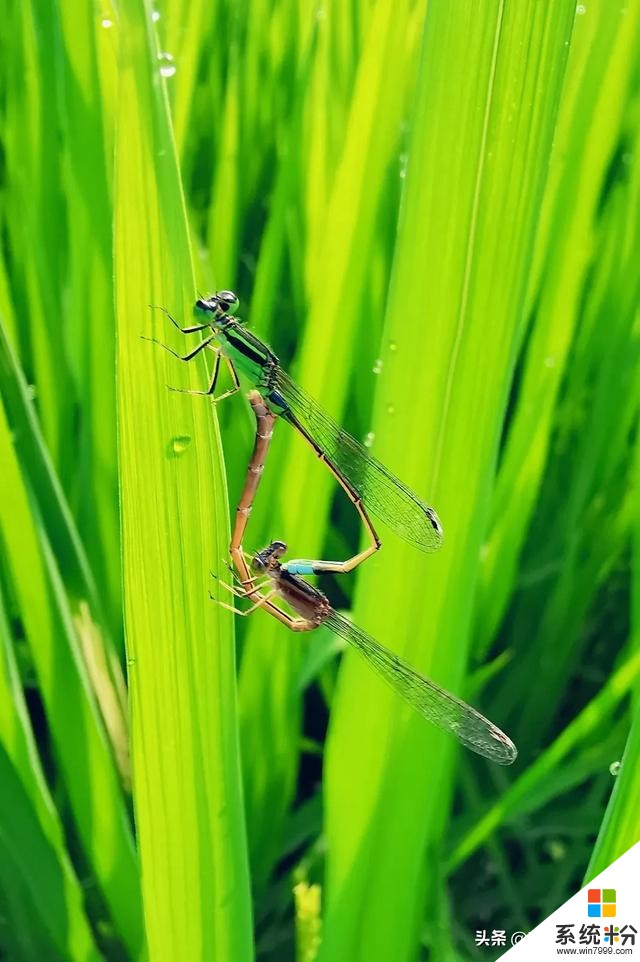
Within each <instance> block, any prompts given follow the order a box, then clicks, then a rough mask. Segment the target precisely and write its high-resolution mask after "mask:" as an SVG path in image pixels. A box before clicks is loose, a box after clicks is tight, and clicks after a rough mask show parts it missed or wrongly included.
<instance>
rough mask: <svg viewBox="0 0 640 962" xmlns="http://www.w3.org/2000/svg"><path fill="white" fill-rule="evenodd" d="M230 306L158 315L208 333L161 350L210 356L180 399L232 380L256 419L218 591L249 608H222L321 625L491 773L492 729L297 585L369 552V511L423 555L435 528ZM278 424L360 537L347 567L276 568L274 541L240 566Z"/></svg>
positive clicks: (501, 758)
mask: <svg viewBox="0 0 640 962" xmlns="http://www.w3.org/2000/svg"><path fill="white" fill-rule="evenodd" d="M237 307H238V298H237V297H236V295H235V294H234V293H233V292H232V291H220V292H219V293H217V294H215V295H213V296H212V297H209V298H199V299H198V300H197V301H196V304H195V308H194V313H195V316H196V319H197V320H198V321H199V323H196V324H194V325H191V326H188V327H181V326H180V325H179V324H178V322H177V321H176V320H175V319H174V318H173V317H172V316H171V315H170V314H169V313H168V312H167V311H165V314H166V315H167V317H169V319H170V320H171V322H172V323H173V324H174V325H175V327H176V328H178V330H179V331H180V332H181V333H182V334H195V333H204V332H205V331H206V332H207V334H206V336H205V337H204V338H203V340H202V341H200V342H199V343H198V345H197V346H196V347H195V348H194V349H193V350H192V351H190V352H188V353H187V354H184V355H180V354H178V353H177V352H175V351H173V350H172V349H171V348H169V347H167V346H166V345H164V344H163V345H162V346H163V347H165V349H166V350H168V351H169V352H170V353H171V354H172V355H173V356H174V357H176V358H178V359H179V360H182V361H191V360H192V359H193V358H194V357H196V356H197V355H198V354H199V353H200V352H201V351H204V350H205V349H206V348H209V349H210V350H212V351H214V353H215V355H216V359H215V362H214V367H213V371H212V375H211V378H210V381H209V385H208V387H207V388H206V389H205V390H202V391H187V392H185V393H189V394H198V395H202V396H206V397H210V398H211V399H212V400H214V401H216V402H217V401H220V400H222V399H223V398H225V397H228V396H229V395H231V394H233V393H235V392H236V391H238V390H239V389H240V387H241V378H242V379H243V380H244V381H245V382H248V384H249V386H250V387H251V388H252V390H251V392H250V394H249V395H248V397H249V401H250V403H251V406H252V408H253V411H254V414H255V417H256V440H255V445H254V451H253V455H252V458H251V461H250V463H249V467H248V472H247V478H246V481H245V486H244V489H243V492H242V495H241V498H240V501H239V505H238V509H237V512H236V522H235V526H234V532H233V536H232V540H231V546H230V552H231V557H232V560H233V563H234V565H235V584H234V585H225V587H226V588H228V589H229V590H230V591H231V592H232V593H233V594H234V595H235V596H236V597H237V598H246V599H248V600H249V601H251V602H252V603H251V605H250V607H249V608H248V609H245V610H244V611H240V610H239V609H237V608H235V607H233V606H227V607H231V610H233V611H236V612H237V613H238V614H242V615H246V614H250V613H251V612H253V611H255V610H257V609H259V608H262V609H264V610H265V611H267V612H268V613H269V614H271V615H272V616H273V617H275V618H277V619H278V620H279V621H281V622H282V623H284V624H286V625H287V627H289V628H290V629H291V630H293V631H310V630H313V629H314V628H317V627H318V626H319V625H320V624H325V625H327V626H328V627H329V628H331V630H332V631H334V632H335V633H336V634H337V635H339V636H340V637H342V638H343V639H344V640H346V641H347V642H348V643H349V644H350V645H352V646H353V647H354V648H355V649H356V650H357V651H358V652H359V653H360V654H361V655H362V656H363V657H364V658H365V660H366V661H367V662H368V663H369V664H370V665H371V667H372V668H373V669H374V670H375V671H376V672H377V673H378V674H379V675H380V676H381V677H382V678H383V679H384V680H385V681H386V682H387V683H388V684H390V685H391V687H392V688H393V689H394V690H395V691H396V692H397V693H398V694H400V695H401V696H402V697H403V698H404V699H405V700H406V701H407V702H408V703H409V704H410V705H411V706H412V707H413V708H415V709H416V710H417V711H418V712H419V713H420V714H421V715H422V716H423V717H425V718H427V719H428V720H429V721H431V722H433V723H434V724H436V725H437V726H438V727H440V728H441V729H443V730H445V731H447V732H450V733H451V734H453V735H455V736H456V738H458V739H459V741H460V742H462V743H463V744H464V745H466V746H467V747H468V748H470V749H471V750H473V751H475V752H477V753H479V754H481V755H484V756H486V757H487V758H490V759H492V760H493V761H496V762H498V763H499V764H503V765H509V764H511V763H512V762H513V761H514V760H515V758H516V755H517V752H516V749H515V746H514V745H513V743H512V742H511V741H510V739H509V738H508V737H507V736H506V735H505V734H504V733H503V732H502V731H501V730H500V729H499V728H497V727H496V726H495V725H493V724H492V722H490V721H489V720H488V719H486V718H485V717H484V716H483V715H481V714H480V713H479V712H477V711H476V710H475V709H474V708H472V707H471V706H470V705H467V704H466V703H465V702H463V701H461V700H459V699H458V698H456V697H455V696H454V695H451V694H450V693H449V692H447V691H445V690H444V689H442V688H440V687H439V686H438V685H436V684H435V683H434V682H432V681H430V680H429V679H427V678H425V677H424V676H422V675H420V674H419V673H418V672H416V671H415V670H414V669H413V668H411V666H409V665H408V664H407V663H406V662H404V661H403V660H402V659H400V658H399V657H398V656H397V655H395V654H394V653H393V652H392V651H390V650H389V649H387V648H385V647H384V646H382V645H380V644H379V643H378V642H377V641H375V640H374V639H373V638H372V637H371V636H370V635H368V634H367V633H366V632H364V631H362V629H360V628H358V627H357V626H356V625H355V624H353V622H351V621H350V620H349V619H347V618H345V617H344V616H343V615H341V614H340V613H339V612H337V611H336V610H335V609H334V608H333V607H332V606H331V604H330V602H329V599H328V598H327V596H326V595H325V594H324V593H323V592H321V591H319V590H318V589H317V588H315V587H313V586H312V585H310V584H309V583H308V582H307V581H305V580H304V578H303V577H301V576H302V575H312V574H318V573H320V572H334V573H337V574H340V573H346V572H348V571H351V570H353V569H354V568H355V567H356V566H357V565H359V564H360V563H362V562H363V561H364V560H365V559H366V558H368V557H369V556H370V555H371V554H373V553H374V552H375V551H377V550H378V548H379V547H380V539H379V538H378V535H377V532H376V530H375V528H374V527H373V524H372V523H371V520H370V518H369V511H370V512H371V513H372V514H374V515H375V516H376V517H379V518H381V519H382V520H384V521H385V522H386V523H387V524H388V525H389V527H391V528H392V529H393V530H394V531H395V532H396V533H397V534H398V535H399V536H400V537H402V538H403V539H404V540H406V541H408V542H409V543H411V544H413V545H415V546H416V547H418V548H421V549H422V550H425V551H430V550H434V549H436V548H438V547H440V545H441V543H442V540H443V535H442V527H441V525H440V522H439V520H438V517H437V515H436V513H435V511H434V510H433V508H431V507H429V506H428V505H426V504H424V502H423V501H422V500H421V499H420V498H419V497H418V496H417V495H416V494H415V493H414V492H413V491H411V490H410V489H409V488H408V487H407V486H406V485H404V484H403V483H402V482H401V481H400V480H399V479H398V478H396V477H395V476H394V475H393V474H391V472H389V471H388V470H387V469H386V468H385V466H384V465H383V464H381V462H380V461H378V460H377V459H376V458H374V457H372V455H371V453H370V452H369V451H368V450H367V449H366V448H365V447H364V446H363V445H362V444H360V443H359V442H358V441H356V440H355V439H354V438H353V437H351V435H349V434H347V433H346V432H345V431H343V430H342V429H341V428H340V427H339V426H338V425H337V424H336V423H335V421H333V420H332V418H330V417H329V415H328V414H326V413H325V412H324V411H323V410H322V409H321V408H320V406H319V405H318V404H317V403H316V402H315V401H314V400H313V399H312V398H310V397H309V396H308V395H307V394H305V393H304V391H303V390H302V389H301V388H300V387H299V386H298V385H297V384H296V383H295V382H294V381H293V380H292V379H291V378H290V377H289V375H288V374H287V373H286V372H285V371H283V369H282V367H281V366H280V362H279V360H278V358H277V356H276V355H275V354H274V353H273V352H272V351H271V350H270V348H269V347H268V346H267V345H266V344H265V343H264V342H263V341H261V340H260V339H259V338H258V337H256V335H255V334H253V333H252V332H251V331H249V330H248V329H247V328H246V327H245V326H244V325H242V324H240V322H239V320H238V319H237V318H236V317H235V311H236V310H237ZM158 343H160V342H158ZM221 360H224V362H225V363H226V366H227V367H228V369H229V373H230V375H231V378H232V381H233V388H232V389H231V390H229V391H226V392H224V393H223V394H222V395H220V396H219V397H215V388H216V385H217V381H218V375H219V371H220V364H221ZM277 417H280V418H282V419H284V420H286V421H288V422H289V423H290V424H291V425H292V426H293V427H294V428H295V429H296V431H297V432H298V433H299V434H300V435H301V436H302V437H303V438H304V440H305V441H306V442H307V443H308V444H309V445H310V446H311V448H312V449H313V451H314V452H315V453H316V455H317V456H318V457H319V458H320V459H321V460H322V461H324V462H325V463H326V464H327V466H328V468H329V470H330V471H331V472H332V474H333V475H334V477H335V479H336V480H337V481H338V483H339V484H340V485H341V486H342V488H343V489H344V490H345V492H346V493H347V495H348V497H349V499H350V500H351V501H352V503H353V504H354V507H355V508H356V510H357V512H358V514H359V515H360V518H361V520H362V522H363V524H364V525H365V528H366V530H367V531H368V533H369V538H370V544H369V546H368V547H367V548H365V549H364V550H363V551H361V552H359V553H357V554H355V555H354V556H352V557H351V558H349V559H347V560H346V561H324V560H307V559H296V560H293V561H289V562H286V561H283V560H282V558H283V555H284V553H285V552H286V545H285V544H284V542H282V541H273V542H272V543H271V544H270V545H269V546H267V547H266V548H264V549H263V550H262V551H259V552H257V553H256V554H255V556H254V557H253V559H252V560H251V562H249V563H248V562H247V559H246V557H245V553H244V551H243V548H242V540H243V536H244V533H245V530H246V526H247V519H248V515H249V512H250V510H251V506H252V503H253V498H254V496H255V494H256V492H257V489H258V485H259V482H260V477H261V474H262V469H263V467H264V461H265V458H266V455H267V452H268V449H269V444H270V440H271V436H272V434H273V426H274V423H275V420H276V418H277ZM276 597H277V598H279V599H281V600H283V601H285V602H286V603H287V605H288V607H289V608H290V609H291V611H293V612H294V614H289V612H288V611H286V610H284V609H283V608H281V607H280V605H279V604H277V603H276V602H275V600H274V599H275V598H276Z"/></svg>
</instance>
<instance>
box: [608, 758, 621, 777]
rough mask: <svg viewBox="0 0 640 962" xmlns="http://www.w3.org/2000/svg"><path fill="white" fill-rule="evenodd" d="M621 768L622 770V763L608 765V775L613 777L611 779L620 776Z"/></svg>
mask: <svg viewBox="0 0 640 962" xmlns="http://www.w3.org/2000/svg"><path fill="white" fill-rule="evenodd" d="M621 768H622V762H611V764H610V765H609V774H610V775H613V777H614V778H615V777H616V775H619V774H620V769H621Z"/></svg>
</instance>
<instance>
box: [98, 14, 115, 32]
mask: <svg viewBox="0 0 640 962" xmlns="http://www.w3.org/2000/svg"><path fill="white" fill-rule="evenodd" d="M100 26H101V27H102V28H103V29H104V30H109V28H110V27H112V26H113V20H109V18H108V17H103V18H102V20H101V22H100Z"/></svg>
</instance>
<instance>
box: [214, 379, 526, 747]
mask: <svg viewBox="0 0 640 962" xmlns="http://www.w3.org/2000/svg"><path fill="white" fill-rule="evenodd" d="M249 401H250V403H251V406H252V408H253V411H254V414H255V415H256V426H257V430H256V442H255V446H254V450H253V455H252V457H251V461H250V463H249V468H248V471H247V478H246V481H245V486H244V489H243V491H242V495H241V497H240V501H239V503H238V509H237V512H236V520H235V524H234V530H233V536H232V539H231V554H232V558H233V561H234V564H235V566H236V569H237V572H238V578H237V584H235V585H224V587H226V588H228V589H229V590H230V591H231V592H232V593H233V594H234V595H235V596H236V597H237V598H246V599H248V600H250V601H251V602H252V604H251V606H250V607H249V608H247V609H245V610H241V609H238V608H237V607H234V606H233V605H226V604H224V603H223V602H219V603H220V604H223V605H224V607H226V608H229V609H230V610H231V611H234V612H235V613H237V614H240V615H243V616H246V615H249V614H251V613H252V612H253V611H256V610H257V609H258V608H263V609H264V610H265V611H267V612H268V613H269V614H270V615H272V616H273V617H274V618H277V619H278V621H280V622H282V624H285V625H286V626H287V627H288V628H290V629H291V630H292V631H313V629H315V628H317V627H318V626H319V625H326V626H327V627H328V628H330V629H331V630H332V631H333V632H335V634H337V635H339V636H340V637H341V638H343V639H344V640H345V641H346V642H347V643H348V644H350V645H351V646H352V647H353V648H355V649H356V651H358V652H359V654H360V655H361V656H362V657H363V658H364V659H365V661H367V662H368V663H369V665H370V666H371V667H372V668H373V669H374V670H375V671H376V672H377V673H378V674H379V675H380V677H381V678H383V679H384V680H385V681H386V682H387V683H388V684H389V685H390V686H391V687H392V688H393V689H394V691H396V692H397V693H398V694H399V695H401V696H402V697H403V698H404V699H405V700H406V701H407V702H408V703H409V704H410V705H411V706H412V707H413V708H415V709H416V711H418V712H419V713H420V714H421V715H422V716H423V717H424V718H426V719H428V720H429V721H430V722H433V724H434V725H437V726H438V727H439V728H441V729H442V730H443V731H446V732H449V733H451V734H453V735H455V737H456V738H457V739H458V740H459V741H460V742H462V744H463V745H466V747H467V748H470V749H471V750H472V751H474V752H477V753H478V754H479V755H484V756H485V757H486V758H490V759H491V760H492V761H495V762H497V763H498V764H500V765H510V764H511V763H512V762H514V761H515V759H516V756H517V750H516V747H515V745H514V744H513V742H512V741H511V740H510V739H509V738H508V737H507V735H505V734H504V732H502V731H501V730H500V729H499V728H497V727H496V725H494V724H493V723H492V722H490V721H489V720H488V719H487V718H485V717H484V715H481V714H480V713H479V712H477V711H476V710H475V708H472V707H471V706H470V705H467V704H466V703H465V702H463V701H461V700H460V699H459V698H456V697H455V696H454V695H451V694H450V693H449V692H447V691H445V690H444V689H443V688H440V686H439V685H436V684H435V682H433V681H430V680H429V679H428V678H425V677H424V676H423V675H421V674H419V673H418V672H417V671H415V669H413V668H412V667H411V666H410V665H408V664H407V663H406V662H404V661H403V660H402V659H401V658H399V657H398V655H396V654H394V653H393V652H392V651H390V650H389V649H388V648H385V647H384V646H383V645H381V644H379V643H378V642H377V641H375V640H374V639H373V638H372V637H371V635H369V634H367V632H365V631H363V630H362V629H361V628H358V627H357V625H355V624H353V622H352V621H350V620H349V619H348V618H345V617H344V615H341V614H340V613H339V612H337V611H336V610H335V609H334V608H333V607H332V606H331V603H330V601H329V599H328V598H327V596H326V595H325V594H324V593H323V592H322V591H319V590H318V589H317V588H314V587H313V586H312V585H310V584H308V583H307V582H306V581H304V580H303V579H302V578H301V577H300V576H299V573H300V572H301V571H302V572H303V573H311V572H314V571H321V570H325V571H326V570H336V566H335V565H333V564H332V563H331V562H316V561H304V562H301V561H295V562H289V564H287V563H286V562H282V561H281V559H282V557H283V555H284V554H285V552H286V550H287V546H286V544H285V543H284V542H283V541H273V542H271V544H270V545H268V547H266V548H264V549H263V550H262V551H258V552H257V554H256V555H255V556H254V558H253V559H252V561H251V563H250V564H247V560H246V556H245V554H244V551H243V548H242V540H243V537H244V534H245V531H246V527H247V519H248V516H249V513H250V511H251V506H252V503H253V499H254V496H255V494H256V491H257V488H258V485H259V483H260V477H261V475H262V470H263V467H264V462H265V458H266V456H267V452H268V449H269V443H270V440H271V434H272V427H273V420H274V415H273V414H272V413H271V412H269V411H268V409H267V408H266V405H265V404H264V402H263V400H262V398H261V397H260V395H259V394H258V392H257V391H252V392H251V393H250V395H249ZM221 584H223V583H222V582H221ZM276 598H280V599H282V600H283V601H285V602H286V603H287V604H288V606H289V608H290V609H291V610H292V611H293V612H294V614H289V613H288V612H287V611H285V610H284V609H283V608H281V607H280V606H279V605H278V604H276V602H275V600H274V599H276Z"/></svg>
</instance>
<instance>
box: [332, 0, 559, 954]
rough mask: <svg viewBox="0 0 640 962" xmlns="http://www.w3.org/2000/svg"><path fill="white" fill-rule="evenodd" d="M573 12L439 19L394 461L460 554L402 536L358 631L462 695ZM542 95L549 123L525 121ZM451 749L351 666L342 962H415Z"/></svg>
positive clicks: (411, 196) (407, 244)
mask: <svg viewBox="0 0 640 962" xmlns="http://www.w3.org/2000/svg"><path fill="white" fill-rule="evenodd" d="M572 14H573V5H572V4H571V3H569V2H567V3H561V4H557V5H555V7H554V9H553V11H551V10H550V8H545V9H543V8H542V7H540V6H537V5H528V6H526V7H525V6H519V7H517V8H516V7H514V6H511V5H509V4H503V3H499V4H494V3H482V4H479V5H478V4H476V5H474V8H473V10H471V8H468V7H464V6H457V7H455V8H452V7H451V5H450V4H448V3H446V2H440V0H432V2H430V3H429V5H428V8H427V18H426V25H425V34H424V47H423V51H422V66H421V72H420V77H419V81H418V82H419V93H418V102H417V108H416V112H415V115H414V118H413V134H412V140H411V145H410V154H409V163H408V170H407V189H406V194H405V197H404V211H403V219H402V221H401V226H400V235H399V238H398V245H397V253H396V260H395V263H394V280H393V287H392V297H391V303H390V308H389V316H388V324H387V329H386V337H387V345H388V347H387V350H386V352H385V356H384V362H385V368H384V372H383V375H382V376H381V379H380V392H379V394H378V397H377V418H376V424H375V428H376V448H375V453H376V454H377V455H378V456H380V457H381V459H382V460H383V461H385V462H386V463H388V464H389V465H390V466H391V467H392V468H393V469H394V470H397V472H398V473H399V474H400V475H401V476H402V477H403V478H404V479H406V480H407V482H408V483H410V484H412V485H414V486H415V487H416V488H417V490H418V491H419V492H422V493H427V492H428V497H429V499H430V500H431V499H432V500H433V502H434V503H435V505H436V506H437V509H438V511H439V513H440V514H441V517H442V519H443V523H444V529H445V547H444V548H443V550H442V552H441V553H440V554H439V555H438V556H437V557H434V558H433V559H429V561H428V562H425V561H424V559H420V558H416V557H415V556H414V555H412V554H410V553H409V551H408V550H407V549H405V548H404V547H401V546H399V545H398V544H397V543H395V542H394V543H392V541H391V539H388V541H387V542H386V544H385V549H386V553H385V558H384V564H382V563H380V564H379V565H378V566H368V567H367V570H366V571H365V572H364V574H363V575H362V582H361V586H362V591H360V590H359V592H358V604H357V607H356V620H358V621H359V622H361V623H363V624H364V626H365V627H367V628H370V629H372V630H374V632H375V634H376V635H377V636H378V637H380V640H381V641H383V642H384V643H385V644H391V645H394V647H396V648H397V649H398V650H400V651H401V652H402V654H403V656H404V657H406V658H407V659H408V660H409V661H410V662H411V663H412V664H415V665H416V666H417V667H419V668H420V669H421V670H424V669H426V671H427V673H428V674H432V675H433V676H434V678H435V679H436V680H437V681H438V682H441V683H443V684H444V685H445V686H446V687H447V688H451V689H453V691H456V690H459V688H460V681H461V678H462V675H463V672H464V664H465V659H466V656H467V649H468V644H469V634H468V627H469V619H470V616H471V604H472V598H473V590H474V585H475V582H476V579H477V573H478V558H479V552H480V545H481V542H482V538H483V536H484V528H485V525H486V523H487V520H488V519H487V513H486V504H487V494H488V491H489V490H490V485H491V483H492V479H493V473H494V470H495V461H496V454H497V447H498V441H499V437H500V430H501V426H502V421H503V418H504V413H505V402H506V397H507V392H508V389H509V386H510V381H511V377H512V374H513V369H514V362H515V356H516V350H517V347H518V345H519V342H520V338H521V336H522V330H523V323H522V316H523V314H522V312H523V307H524V299H525V293H526V281H527V271H528V265H529V261H530V257H531V250H532V245H533V238H534V232H535V228H536V225H537V220H538V216H539V205H540V197H541V192H542V189H543V187H544V183H545V175H546V171H547V165H548V161H549V154H550V149H551V141H552V137H553V132H554V126H555V121H556V110H557V103H558V97H559V91H560V88H561V83H562V79H563V72H564V65H565V60H566V54H567V47H566V41H567V40H568V37H569V35H570V29H571V20H572ZM521 49H526V50H527V51H528V56H527V57H526V58H522V56H521V53H520V51H521ZM534 98H537V100H536V103H537V109H536V110H535V111H528V110H527V111H523V110H521V109H519V105H522V104H524V103H530V102H532V100H533V99H534ZM435 142H437V143H438V145H439V147H438V150H437V151H436V150H434V149H433V144H434V143H435ZM498 279H499V281H498ZM489 318H490V321H489ZM389 347H391V350H390V349H389ZM382 597H384V599H385V603H384V607H382V608H381V606H380V599H381V598H382ZM374 613H375V617H374ZM483 708H484V710H485V712H488V713H489V714H491V711H490V706H483ZM495 720H496V721H497V722H500V719H499V718H497V719H495ZM452 748H453V744H452V742H451V741H449V742H446V741H445V739H444V738H443V736H442V735H440V734H438V733H436V732H434V731H433V730H429V729H428V727H426V726H424V724H423V723H422V722H421V721H420V720H419V719H417V718H415V717H413V716H411V715H410V714H409V713H408V712H407V711H406V709H405V708H404V706H402V705H401V704H400V703H399V701H398V700H397V699H394V698H393V696H390V695H389V694H388V693H387V692H386V691H383V690H382V686H381V685H380V684H379V682H378V680H377V679H374V678H372V677H371V674H370V673H367V671H366V670H364V669H363V668H362V666H361V665H359V664H356V662H355V660H354V659H351V658H349V657H347V659H346V663H345V665H344V668H343V671H342V673H341V678H340V684H339V688H338V694H337V699H336V701H335V704H334V711H333V715H332V728H331V732H330V739H329V744H328V759H327V767H326V770H325V771H326V785H325V797H326V815H327V818H326V825H327V836H328V841H329V852H330V857H329V863H328V868H329V874H328V889H329V891H328V897H329V904H328V907H327V919H326V923H325V927H324V941H323V946H322V949H321V953H320V958H321V959H322V960H323V962H329V960H334V959H336V960H337V959H345V958H349V959H350V960H353V962H357V960H360V959H363V960H364V959H367V960H369V962H372V960H378V959H379V960H381V962H382V960H388V959H390V958H393V959H398V960H404V959H409V958H410V957H413V954H414V953H415V949H416V945H417V933H416V920H417V919H418V918H419V916H420V914H421V912H422V910H423V908H424V905H425V889H426V886H427V885H428V884H429V881H430V879H432V876H433V873H434V869H435V866H434V865H433V863H432V862H430V863H429V864H428V865H425V861H424V856H425V852H426V851H431V846H432V845H435V844H436V840H437V839H438V838H439V837H440V835H441V832H442V825H443V822H444V820H445V818H446V814H447V809H448V805H449V799H450V792H451V784H450V780H451V761H452V757H451V750H452Z"/></svg>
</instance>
